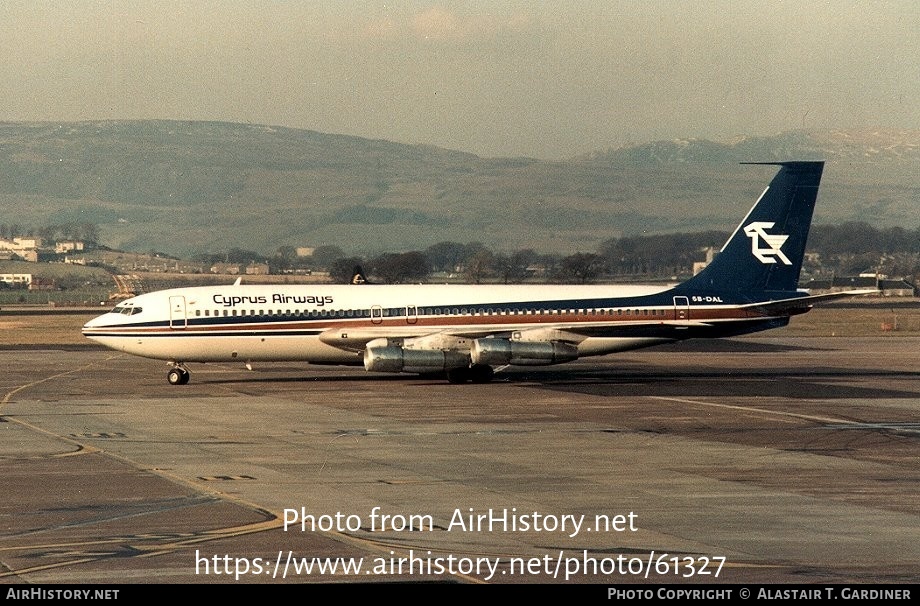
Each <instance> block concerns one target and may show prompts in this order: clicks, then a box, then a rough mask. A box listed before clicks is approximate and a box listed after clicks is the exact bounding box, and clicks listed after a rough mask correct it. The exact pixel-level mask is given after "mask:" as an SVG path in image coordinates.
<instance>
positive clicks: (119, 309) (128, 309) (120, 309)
mask: <svg viewBox="0 0 920 606" xmlns="http://www.w3.org/2000/svg"><path fill="white" fill-rule="evenodd" d="M142 311H144V309H143V308H142V307H134V306H129V305H116V306H115V308H114V309H113V310H112V311H110V312H109V313H113V314H123V315H126V316H134V315H137V314H139V313H141V312H142Z"/></svg>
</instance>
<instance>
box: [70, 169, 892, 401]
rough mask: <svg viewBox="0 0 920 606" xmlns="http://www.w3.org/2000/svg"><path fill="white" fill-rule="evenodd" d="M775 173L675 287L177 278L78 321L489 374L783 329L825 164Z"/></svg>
mask: <svg viewBox="0 0 920 606" xmlns="http://www.w3.org/2000/svg"><path fill="white" fill-rule="evenodd" d="M766 164H774V165H776V166H779V167H780V168H779V172H778V173H777V174H776V176H775V177H774V178H773V180H772V181H771V182H770V184H769V186H768V187H767V188H766V189H765V190H764V192H763V193H762V194H761V196H760V198H759V199H758V200H757V202H756V203H755V204H754V206H753V208H752V209H751V210H750V212H748V214H747V216H746V217H745V218H744V220H743V221H741V223H740V224H739V225H738V227H737V228H736V229H735V231H734V233H733V234H732V235H731V236H730V237H729V239H728V241H727V242H726V244H725V246H723V247H722V250H721V253H720V254H719V255H718V256H717V257H716V258H715V259H714V260H713V261H712V262H711V263H710V264H709V265H708V266H707V267H706V268H705V269H704V270H703V271H702V272H700V273H699V274H697V275H696V276H694V277H693V278H690V279H689V280H687V281H686V282H683V283H681V284H678V285H676V286H669V287H664V286H609V285H587V286H558V285H540V286H538V285H512V286H496V285H374V284H365V285H361V286H352V285H322V284H317V285H309V286H307V285H291V286H280V285H279V286H273V285H256V284H242V283H241V282H240V281H239V280H237V282H236V283H235V284H233V285H227V286H206V287H204V286H203V287H191V288H177V289H172V290H163V291H159V292H152V293H148V294H142V295H139V296H136V297H134V298H131V299H127V300H125V301H123V302H121V303H119V304H118V305H117V306H115V308H114V309H112V310H111V311H110V312H109V313H106V314H104V315H101V316H99V317H97V318H94V319H93V320H91V321H89V322H88V323H87V324H86V325H85V326H84V327H83V334H84V335H86V337H88V338H90V339H92V340H93V341H97V342H99V343H101V344H103V345H105V346H107V347H110V348H112V349H115V350H120V351H124V352H127V353H129V354H134V355H137V356H144V357H147V358H155V359H162V360H167V361H168V362H169V366H170V369H169V371H168V373H167V380H168V381H169V383H170V384H173V385H183V384H185V383H188V381H189V371H188V368H187V364H188V363H192V362H228V361H239V362H243V363H245V364H246V365H247V366H249V365H250V363H252V362H263V361H290V360H300V361H306V362H311V363H316V364H349V365H362V364H363V366H364V368H365V369H366V370H368V371H370V372H388V373H400V372H402V373H420V374H429V373H443V374H444V375H446V377H447V380H448V381H450V382H451V383H465V382H467V381H472V382H474V383H485V382H488V381H489V380H491V379H492V376H493V374H494V369H495V367H503V366H507V365H520V366H537V365H550V364H561V363H564V362H570V361H573V360H576V359H578V358H583V357H587V356H599V355H605V354H611V353H614V352H621V351H627V350H631V349H638V348H642V347H650V346H653V345H659V344H663V343H671V342H674V341H681V340H684V339H696V338H717V337H732V336H737V335H743V334H748V333H753V332H757V331H762V330H767V329H771V328H777V327H781V326H785V325H786V324H788V323H789V318H790V317H791V316H793V315H796V314H800V313H804V312H806V311H808V310H809V309H810V308H811V307H812V305H813V304H814V303H815V302H816V301H820V300H827V299H831V298H838V297H845V296H852V295H855V294H868V293H870V292H875V291H850V292H846V293H834V294H829V295H810V294H809V293H808V292H807V291H803V290H799V289H798V281H799V274H800V272H801V269H802V259H803V258H804V255H805V243H806V240H807V238H808V230H809V227H810V225H811V219H812V214H813V211H814V206H815V200H816V198H817V194H818V185H819V184H820V181H821V173H822V171H823V169H824V163H823V162H777V163H766Z"/></svg>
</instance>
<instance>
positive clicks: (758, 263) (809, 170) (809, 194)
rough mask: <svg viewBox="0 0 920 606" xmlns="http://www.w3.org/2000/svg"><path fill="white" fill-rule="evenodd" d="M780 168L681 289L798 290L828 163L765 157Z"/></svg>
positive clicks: (722, 290)
mask: <svg viewBox="0 0 920 606" xmlns="http://www.w3.org/2000/svg"><path fill="white" fill-rule="evenodd" d="M751 164H775V165H777V166H779V167H780V170H779V172H778V173H777V174H776V176H775V177H773V181H771V182H770V185H769V186H768V187H767V189H765V190H764V192H763V194H761V196H760V199H758V200H757V202H756V203H755V204H754V207H753V208H752V209H751V210H750V212H749V213H748V214H747V216H746V217H745V218H744V220H743V221H742V222H741V224H740V225H738V227H737V228H736V229H735V232H734V233H733V234H732V235H731V237H730V238H729V239H728V242H726V243H725V246H723V247H722V250H721V252H720V253H719V255H718V256H717V257H716V258H715V259H714V260H713V261H712V263H710V264H709V265H708V266H707V267H706V269H704V270H703V271H701V272H700V273H699V274H697V275H696V276H694V277H693V278H691V279H690V280H688V281H687V282H685V283H684V284H682V285H681V286H680V287H679V288H680V289H684V288H688V289H694V290H697V289H701V290H707V291H717V292H739V291H746V292H749V291H754V292H761V291H787V292H788V291H794V290H796V288H797V287H798V282H799V274H800V273H801V271H802V260H803V259H804V257H805V243H806V241H807V240H808V230H809V228H810V226H811V218H812V214H813V212H814V209H815V200H816V199H817V197H818V185H819V184H820V182H821V173H822V171H823V170H824V162H763V163H760V162H758V163H751Z"/></svg>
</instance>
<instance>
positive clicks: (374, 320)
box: [371, 305, 383, 324]
mask: <svg viewBox="0 0 920 606" xmlns="http://www.w3.org/2000/svg"><path fill="white" fill-rule="evenodd" d="M381 322H383V308H382V307H380V306H379V305H374V306H372V307H371V324H380V323H381Z"/></svg>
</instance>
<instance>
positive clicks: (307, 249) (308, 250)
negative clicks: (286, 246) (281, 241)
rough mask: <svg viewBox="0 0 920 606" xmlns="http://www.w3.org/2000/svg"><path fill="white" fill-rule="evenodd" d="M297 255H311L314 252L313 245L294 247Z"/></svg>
mask: <svg viewBox="0 0 920 606" xmlns="http://www.w3.org/2000/svg"><path fill="white" fill-rule="evenodd" d="M296 252H297V256H298V257H312V256H313V253H314V252H316V247H315V246H298V247H297V249H296Z"/></svg>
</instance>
